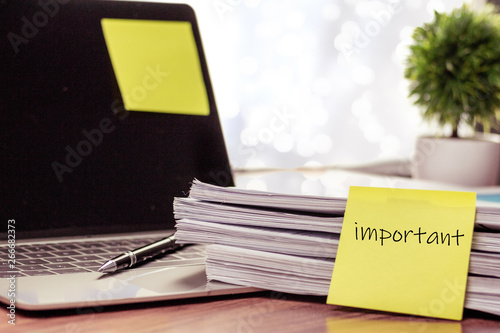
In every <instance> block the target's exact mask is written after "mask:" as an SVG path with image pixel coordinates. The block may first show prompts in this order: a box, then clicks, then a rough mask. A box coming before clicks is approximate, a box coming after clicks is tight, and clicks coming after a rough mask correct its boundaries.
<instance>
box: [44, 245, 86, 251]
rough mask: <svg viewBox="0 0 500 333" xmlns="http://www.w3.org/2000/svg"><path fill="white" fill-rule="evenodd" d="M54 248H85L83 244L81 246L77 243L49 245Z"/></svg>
mask: <svg viewBox="0 0 500 333" xmlns="http://www.w3.org/2000/svg"><path fill="white" fill-rule="evenodd" d="M51 246H52V247H53V248H54V249H55V250H80V249H82V248H85V246H83V247H82V246H81V245H79V244H53V245H51Z"/></svg>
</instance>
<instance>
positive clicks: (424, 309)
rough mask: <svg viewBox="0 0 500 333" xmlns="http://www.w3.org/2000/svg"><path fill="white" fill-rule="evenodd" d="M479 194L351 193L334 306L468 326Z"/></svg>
mask: <svg viewBox="0 0 500 333" xmlns="http://www.w3.org/2000/svg"><path fill="white" fill-rule="evenodd" d="M475 204H476V197H475V193H471V192H450V191H428V190H405V189H388V188H373V187H351V188H350V190H349V196H348V200H347V205H346V211H345V215H344V223H343V226H342V233H341V236H340V241H339V248H338V252H337V258H336V260H335V267H334V270H333V274H332V280H331V284H330V290H329V294H328V299H327V303H329V304H336V305H343V306H351V307H358V308H366V309H373V310H382V311H390V312H397V313H405V314H412V315H419V316H427V317H436V318H446V319H453V320H461V318H462V314H463V306H464V299H465V288H466V282H467V272H468V265H469V257H470V250H471V243H472V233H473V229H474V217H475Z"/></svg>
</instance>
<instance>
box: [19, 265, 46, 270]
mask: <svg viewBox="0 0 500 333" xmlns="http://www.w3.org/2000/svg"><path fill="white" fill-rule="evenodd" d="M17 268H19V269H21V270H22V271H35V270H44V269H45V267H43V266H42V265H22V266H21V265H19V266H17Z"/></svg>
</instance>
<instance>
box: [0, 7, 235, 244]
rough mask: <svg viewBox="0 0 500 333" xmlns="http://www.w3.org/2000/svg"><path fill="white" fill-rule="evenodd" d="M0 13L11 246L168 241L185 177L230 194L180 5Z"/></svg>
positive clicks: (200, 58)
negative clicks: (152, 233) (94, 238)
mask: <svg viewBox="0 0 500 333" xmlns="http://www.w3.org/2000/svg"><path fill="white" fill-rule="evenodd" d="M0 6H2V7H3V8H2V10H1V11H0V21H1V22H2V25H1V27H0V30H1V35H2V39H1V42H0V43H1V44H0V52H1V57H0V59H1V62H0V79H1V81H2V82H3V83H2V89H0V168H1V169H0V187H1V197H0V211H1V215H2V220H3V221H4V222H5V223H6V221H7V220H9V219H14V220H15V221H16V231H17V232H16V237H17V238H31V237H38V236H61V235H68V236H69V235H82V234H95V233H111V232H113V233H114V232H136V231H147V230H163V229H172V228H173V226H174V219H173V213H172V201H173V198H174V197H175V196H185V195H186V194H187V192H188V190H189V187H190V182H191V181H192V179H193V178H195V177H196V178H198V179H200V180H203V181H206V182H209V183H214V184H218V185H223V186H224V185H225V186H228V185H233V180H232V177H231V171H230V167H229V162H228V158H227V153H226V148H225V145H224V141H223V136H222V131H221V127H220V122H219V118H218V114H217V109H216V106H215V101H214V96H213V92H212V87H211V83H210V79H209V74H208V69H207V65H206V60H205V57H204V54H203V49H202V45H201V40H200V35H199V32H198V27H197V23H196V19H195V16H194V13H193V12H192V10H191V8H190V7H188V6H186V5H176V4H165V3H163V4H162V3H140V2H137V3H136V2H128V1H127V2H118V1H59V0H57V1H56V0H53V1H51V0H46V1H44V0H42V1H38V0H36V1H35V0H29V1H6V2H4V3H2V4H0ZM0 232H1V233H3V234H5V233H6V232H7V227H6V228H5V230H0ZM4 239H5V238H4Z"/></svg>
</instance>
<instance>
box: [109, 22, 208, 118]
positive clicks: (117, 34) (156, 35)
mask: <svg viewBox="0 0 500 333" xmlns="http://www.w3.org/2000/svg"><path fill="white" fill-rule="evenodd" d="M101 25H102V30H103V34H104V38H105V40H106V46H107V48H108V53H109V55H110V58H111V63H112V65H113V70H114V72H115V76H116V79H117V81H118V86H119V88H120V92H121V94H122V98H123V103H124V106H125V109H126V110H128V111H147V112H165V113H177V114H189V115H201V116H205V115H208V114H209V113H210V106H209V102H208V95H207V91H206V87H205V82H204V80H203V73H202V69H201V64H200V59H199V57H198V50H197V47H196V42H195V39H194V35H193V31H192V28H191V23H190V22H180V21H179V22H174V21H170V22H163V21H148V20H130V19H111V18H106V19H102V20H101Z"/></svg>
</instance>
